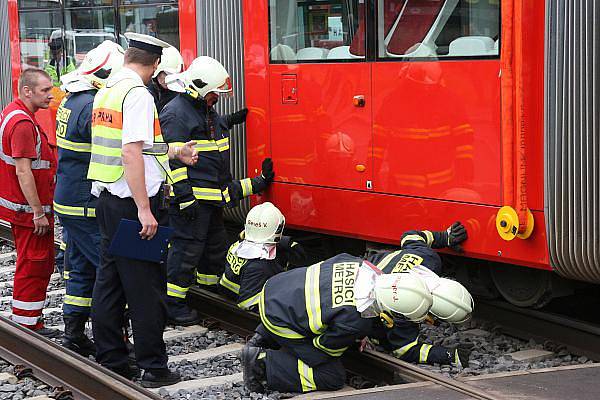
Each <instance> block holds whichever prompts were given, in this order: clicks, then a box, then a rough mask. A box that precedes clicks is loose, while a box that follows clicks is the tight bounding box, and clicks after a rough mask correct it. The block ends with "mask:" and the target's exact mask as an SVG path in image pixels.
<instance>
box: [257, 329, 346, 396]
mask: <svg viewBox="0 0 600 400" xmlns="http://www.w3.org/2000/svg"><path fill="white" fill-rule="evenodd" d="M256 332H258V333H260V335H261V336H263V338H265V339H266V340H267V341H269V342H275V343H277V344H278V345H279V346H280V347H279V349H277V350H275V349H267V350H266V357H265V360H264V361H265V366H266V377H267V388H268V389H269V390H277V391H279V392H311V391H314V390H338V389H341V388H342V387H343V386H344V384H345V383H346V369H345V368H344V366H343V365H342V362H341V360H340V358H339V357H331V356H329V355H327V354H325V353H323V352H322V351H321V350H318V349H316V348H315V347H314V346H313V344H312V340H310V339H300V340H298V339H286V338H283V337H281V336H277V335H273V334H271V333H270V332H268V331H267V330H266V329H265V328H264V326H263V325H262V324H260V325H259V326H258V328H257V329H256ZM274 347H277V346H274Z"/></svg>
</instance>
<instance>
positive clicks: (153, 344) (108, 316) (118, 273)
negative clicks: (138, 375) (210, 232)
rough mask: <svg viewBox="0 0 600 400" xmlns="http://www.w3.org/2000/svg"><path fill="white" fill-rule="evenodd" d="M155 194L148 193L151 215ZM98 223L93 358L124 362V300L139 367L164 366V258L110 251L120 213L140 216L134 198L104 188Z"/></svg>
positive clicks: (122, 364) (155, 207)
mask: <svg viewBox="0 0 600 400" xmlns="http://www.w3.org/2000/svg"><path fill="white" fill-rule="evenodd" d="M158 203H159V199H158V196H155V197H152V198H151V199H150V206H151V208H152V212H153V214H154V217H155V218H156V220H157V221H158V222H159V224H160V223H161V222H163V221H162V220H161V219H160V218H159V217H160V215H159V213H158V211H157V210H158ZM96 216H97V220H98V226H99V228H100V235H101V241H100V267H99V268H98V271H97V274H96V283H95V285H94V291H93V296H92V329H93V332H94V341H95V342H96V349H97V351H96V361H98V362H99V363H100V364H102V365H103V366H106V367H109V368H126V367H127V355H128V351H127V347H126V345H125V342H124V341H123V313H124V311H125V304H127V305H128V307H129V315H130V318H131V325H132V328H133V338H134V340H135V342H134V350H135V356H136V360H137V364H138V366H139V367H140V368H143V369H153V368H166V367H167V353H166V347H165V342H164V341H163V331H164V329H165V323H166V315H167V310H166V305H165V295H164V291H165V286H166V271H165V268H164V264H159V263H153V262H148V261H140V260H134V259H130V258H125V257H117V256H114V255H112V254H109V253H108V248H109V246H110V243H111V241H112V239H113V237H114V235H115V233H116V231H117V227H118V226H119V223H120V221H121V219H122V218H126V219H131V220H134V221H138V217H137V207H136V205H135V202H134V201H133V199H132V198H119V197H117V196H113V195H112V194H110V193H109V192H108V191H106V190H104V191H103V192H102V193H101V194H100V198H99V200H98V204H97V207H96Z"/></svg>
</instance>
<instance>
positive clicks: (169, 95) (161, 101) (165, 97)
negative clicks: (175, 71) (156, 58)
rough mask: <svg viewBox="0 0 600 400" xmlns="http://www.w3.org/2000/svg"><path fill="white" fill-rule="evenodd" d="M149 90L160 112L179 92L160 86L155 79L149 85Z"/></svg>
mask: <svg viewBox="0 0 600 400" xmlns="http://www.w3.org/2000/svg"><path fill="white" fill-rule="evenodd" d="M148 91H149V92H150V94H151V95H152V97H154V105H155V106H156V111H157V112H158V113H160V112H161V111H162V109H163V108H165V106H166V105H167V104H168V103H169V102H170V101H171V100H173V99H174V98H175V96H177V92H174V91H172V90H168V89H163V88H162V87H160V85H159V84H158V83H157V82H156V80H155V79H152V81H151V82H150V84H149V85H148Z"/></svg>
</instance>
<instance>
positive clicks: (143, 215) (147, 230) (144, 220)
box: [138, 208, 158, 240]
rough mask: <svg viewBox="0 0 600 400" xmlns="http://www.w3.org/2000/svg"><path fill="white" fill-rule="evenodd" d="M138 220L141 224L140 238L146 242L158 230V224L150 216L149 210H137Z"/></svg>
mask: <svg viewBox="0 0 600 400" xmlns="http://www.w3.org/2000/svg"><path fill="white" fill-rule="evenodd" d="M138 218H139V220H140V223H141V224H142V230H141V231H140V237H141V238H142V239H146V240H150V239H152V238H153V237H154V235H156V231H157V230H158V222H156V218H154V215H152V211H150V209H149V208H146V209H142V210H140V209H138Z"/></svg>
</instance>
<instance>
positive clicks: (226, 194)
mask: <svg viewBox="0 0 600 400" xmlns="http://www.w3.org/2000/svg"><path fill="white" fill-rule="evenodd" d="M223 200H224V201H225V203H229V202H230V201H231V197H229V188H225V190H223Z"/></svg>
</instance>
